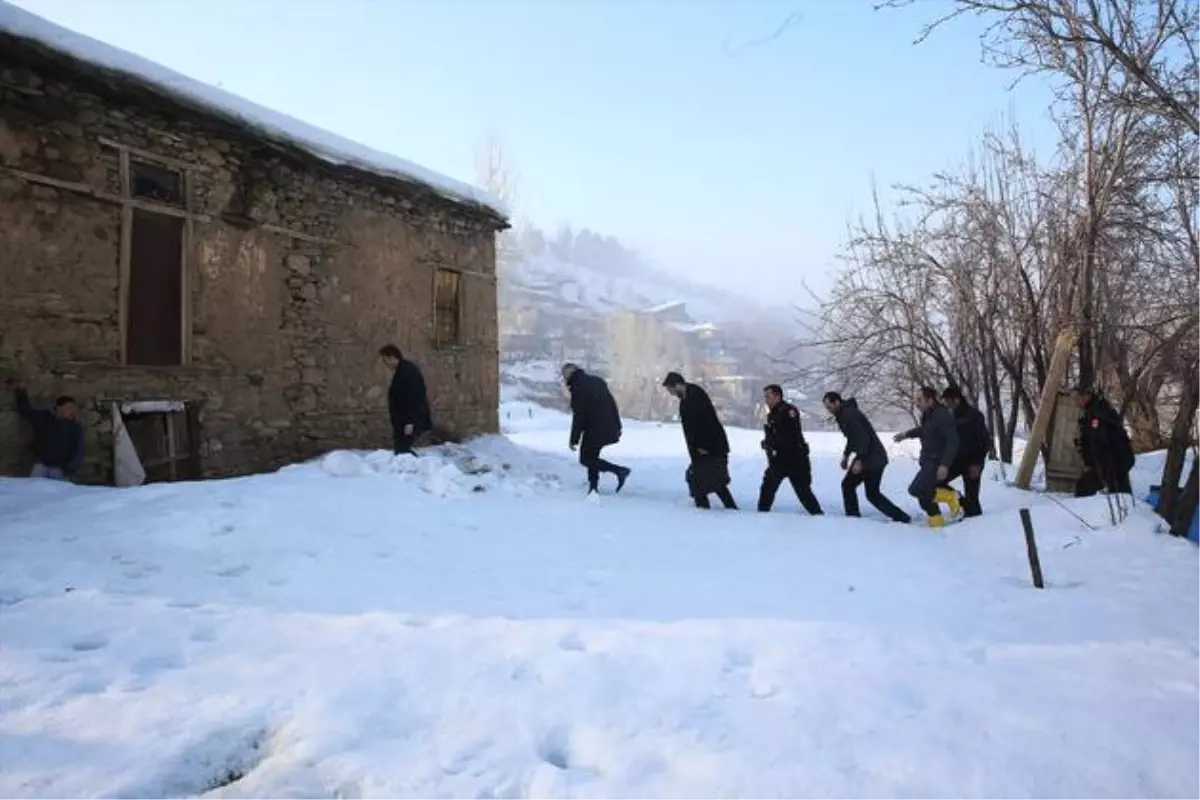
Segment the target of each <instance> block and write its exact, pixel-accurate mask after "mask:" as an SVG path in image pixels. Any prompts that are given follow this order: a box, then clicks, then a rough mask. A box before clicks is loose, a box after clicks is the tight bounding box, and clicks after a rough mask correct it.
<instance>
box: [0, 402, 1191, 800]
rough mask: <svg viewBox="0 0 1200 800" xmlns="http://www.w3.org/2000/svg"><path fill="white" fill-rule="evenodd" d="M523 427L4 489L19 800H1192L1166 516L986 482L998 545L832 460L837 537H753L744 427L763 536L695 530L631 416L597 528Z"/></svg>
mask: <svg viewBox="0 0 1200 800" xmlns="http://www.w3.org/2000/svg"><path fill="white" fill-rule="evenodd" d="M517 402H520V401H517ZM516 408H519V409H523V410H525V411H526V412H529V411H532V410H533V408H532V407H525V406H517V407H516ZM510 410H511V409H510ZM502 417H503V415H502ZM512 418H513V423H512V424H511V425H510V427H509V433H508V435H507V437H490V438H486V439H482V440H479V441H477V442H472V443H470V444H469V445H468V446H447V447H440V448H434V449H431V450H426V451H423V452H422V453H421V454H420V455H419V456H417V457H413V456H401V457H395V456H392V455H391V454H390V453H378V452H375V453H372V452H336V453H330V454H328V455H326V456H325V457H323V458H321V459H318V460H316V461H313V462H311V463H306V464H301V465H296V466H292V467H289V468H287V469H284V470H281V471H279V472H278V473H275V474H271V475H261V476H256V477H251V478H244V479H237V480H225V481H212V482H205V483H186V484H156V485H151V486H145V487H140V488H136V489H124V490H115V489H99V488H89V487H77V486H70V485H63V484H58V483H54V482H49V481H38V480H4V481H0V642H3V648H2V649H0V687H3V693H4V702H3V703H2V704H0V795H3V796H26V797H54V796H97V795H99V796H180V795H205V796H209V797H225V796H230V797H232V796H249V797H259V796H275V797H278V796H304V797H310V796H311V797H331V796H336V797H372V796H385V797H399V796H423V797H432V796H437V797H442V796H455V797H459V796H466V797H530V796H540V797H546V796H555V797H566V796H610V797H611V796H643V797H644V796H708V797H716V796H720V797H728V796H760V797H761V796H810V795H815V796H864V795H865V796H1014V797H1015V796H1019V797H1031V796H1083V795H1086V796H1136V797H1172V796H1189V795H1194V794H1195V792H1196V791H1197V786H1198V782H1200V765H1198V761H1197V758H1196V752H1197V750H1198V748H1200V731H1198V727H1200V723H1198V712H1200V701H1198V697H1200V680H1198V672H1200V634H1198V631H1200V581H1198V580H1197V550H1196V548H1195V547H1193V546H1192V545H1191V544H1189V543H1187V542H1185V541H1181V540H1177V539H1173V538H1170V537H1166V536H1158V535H1155V533H1154V531H1155V530H1156V525H1157V523H1156V520H1155V518H1154V516H1153V514H1152V513H1150V511H1149V510H1148V509H1147V508H1145V506H1144V505H1139V506H1138V507H1136V508H1134V509H1133V510H1132V512H1131V514H1130V516H1129V518H1128V520H1126V521H1125V523H1124V524H1122V525H1120V526H1118V527H1113V526H1111V525H1108V524H1106V523H1105V524H1100V525H1097V528H1098V530H1094V531H1093V530H1089V529H1088V527H1087V526H1086V525H1084V524H1083V523H1082V522H1081V521H1080V519H1079V518H1080V517H1082V518H1083V519H1086V520H1095V521H1097V522H1104V521H1105V520H1106V519H1107V513H1108V512H1107V507H1106V504H1105V501H1104V500H1103V499H1102V498H1091V499H1088V500H1074V499H1069V498H1058V499H1053V500H1052V499H1050V498H1046V497H1042V496H1038V495H1031V494H1028V493H1023V492H1019V491H1016V490H1013V489H1009V488H1007V487H1006V486H1005V485H1004V484H1003V482H1001V481H1000V480H998V476H997V475H992V476H989V480H988V481H987V482H986V483H985V486H984V496H983V501H984V508H985V512H986V514H985V516H984V517H983V518H981V519H978V520H968V521H964V522H961V523H958V524H955V525H951V526H949V527H947V528H945V529H944V530H941V531H938V532H933V531H930V530H928V529H926V528H924V527H922V526H919V525H912V526H898V525H894V524H889V523H887V522H885V521H883V519H882V517H880V515H879V514H878V513H877V512H875V511H874V510H873V509H871V508H870V506H868V505H865V504H864V508H863V510H864V518H863V519H861V520H851V519H846V518H845V517H844V516H842V515H841V508H840V492H839V483H840V479H841V472H840V470H838V468H837V461H838V459H839V458H840V455H841V447H842V440H841V438H840V437H838V436H836V435H831V434H820V433H814V434H812V436H811V437H810V439H811V444H812V449H813V454H814V456H813V467H814V476H815V482H814V490H815V492H816V494H817V496H818V497H819V498H820V500H821V502H822V503H823V504H824V506H825V509H826V512H827V516H825V517H822V518H810V517H808V516H806V515H803V514H802V513H800V512H799V509H798V504H797V502H796V500H795V498H794V497H793V496H792V495H791V494H790V492H789V491H788V490H787V489H786V488H785V489H784V490H783V491H781V493H780V496H779V499H778V501H777V504H776V508H775V510H774V512H773V513H771V514H758V513H755V512H753V511H751V510H749V509H752V508H753V499H754V495H755V493H756V490H757V485H758V480H759V477H760V476H761V471H762V468H763V460H762V454H761V452H759V450H758V439H759V434H758V432H756V431H740V430H731V431H730V439H731V444H732V447H733V455H732V458H731V472H732V474H733V491H734V494H735V495H736V497H737V498H738V499H739V501H741V504H742V506H743V507H744V508H746V509H747V510H746V511H743V512H724V511H720V510H713V511H700V510H697V509H694V508H691V507H690V506H689V503H688V499H687V498H686V497H685V496H684V491H683V471H684V467H685V461H684V459H683V457H682V435H681V433H680V431H679V429H678V427H676V426H673V425H655V424H646V423H636V422H629V423H627V424H626V426H625V436H624V438H623V441H622V442H621V443H620V444H619V445H617V446H616V447H614V448H611V452H610V450H606V451H605V455H606V456H607V457H610V458H611V459H612V460H614V461H617V462H619V463H626V464H628V465H630V466H631V467H632V468H633V469H634V472H633V477H632V479H631V480H630V483H629V485H628V486H627V487H626V489H625V490H624V492H622V494H621V496H619V497H614V496H612V494H611V491H612V483H611V477H608V476H606V479H605V480H606V482H605V483H604V484H603V489H604V495H603V496H602V497H601V498H600V500H599V501H598V502H594V503H589V502H585V501H584V500H583V488H584V475H583V471H582V469H581V468H580V467H579V465H578V464H577V463H576V461H575V459H576V456H575V455H574V454H573V453H570V452H569V451H568V450H567V449H566V444H567V441H566V440H567V432H568V431H567V425H568V419H567V417H566V416H565V415H563V414H559V413H557V412H551V411H546V410H544V409H542V410H541V411H540V412H538V413H534V414H532V415H529V414H528V413H527V414H526V415H525V416H524V417H522V415H521V414H513V415H512ZM517 420H522V421H521V422H520V424H518V423H517ZM903 452H904V448H903V447H897V448H896V449H895V451H894V459H893V462H892V465H891V466H890V467H889V469H888V471H887V474H886V475H885V480H884V486H883V488H884V491H885V492H886V493H887V494H889V495H890V496H891V497H892V499H893V500H895V501H897V502H898V503H900V504H901V505H903V506H905V507H907V508H909V509H910V510H913V511H915V507H914V504H913V502H912V500H911V499H910V498H908V497H907V496H906V495H905V493H904V487H905V486H906V485H907V483H908V480H909V479H910V478H911V476H912V473H913V472H914V470H915V464H914V463H913V462H912V461H911V460H910V459H909V458H907V457H905V456H904V455H903V454H902V453H903ZM476 487H483V491H477V489H476ZM1021 507H1029V508H1030V509H1031V510H1032V513H1033V518H1034V522H1035V525H1036V527H1037V536H1038V543H1039V546H1040V548H1041V559H1042V566H1043V569H1044V572H1045V575H1046V579H1047V588H1046V589H1045V590H1042V591H1039V590H1036V589H1033V588H1032V587H1031V586H1030V579H1029V568H1028V565H1027V563H1026V558H1025V545H1024V540H1023V537H1022V533H1021V528H1020V525H1019V522H1018V518H1017V510H1018V509H1019V508H1021Z"/></svg>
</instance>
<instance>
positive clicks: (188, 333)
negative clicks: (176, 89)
mask: <svg viewBox="0 0 1200 800" xmlns="http://www.w3.org/2000/svg"><path fill="white" fill-rule="evenodd" d="M182 179H183V206H184V210H185V211H186V212H187V214H188V216H187V218H186V221H185V222H184V224H183V248H182V249H183V252H182V253H181V254H180V257H179V269H180V270H182V273H183V274H182V275H181V276H180V280H179V303H180V309H179V325H180V328H181V330H180V331H179V345H180V348H181V350H182V352H181V353H180V357H179V364H180V365H181V366H184V367H186V366H187V365H188V364H191V363H192V269H193V268H194V266H195V258H194V255H195V241H196V220H195V218H194V217H193V216H192V214H191V211H192V173H191V172H190V171H188V170H184V172H183V175H182ZM172 469H173V467H172Z"/></svg>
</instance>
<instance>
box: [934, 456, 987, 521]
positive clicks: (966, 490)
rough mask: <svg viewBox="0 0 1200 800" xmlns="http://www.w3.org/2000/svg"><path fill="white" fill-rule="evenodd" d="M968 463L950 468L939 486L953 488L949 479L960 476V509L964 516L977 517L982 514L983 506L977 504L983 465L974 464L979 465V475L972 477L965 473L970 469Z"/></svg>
mask: <svg viewBox="0 0 1200 800" xmlns="http://www.w3.org/2000/svg"><path fill="white" fill-rule="evenodd" d="M971 466H972V465H970V464H968V465H967V466H958V465H956V466H955V467H954V468H953V469H951V470H950V474H949V475H947V476H946V480H944V481H942V483H941V486H944V487H946V488H947V489H953V488H954V487H953V486H951V485H950V481H952V480H954V479H955V478H962V481H963V490H962V509H963V516H964V517H978V516H980V515H982V514H983V507H982V506H980V504H979V491H980V489H981V488H982V487H983V467H982V465H974V466H978V467H979V475H978V476H976V477H974V478H972V477H971V476H970V475H969V474H967V472H968V470H970V469H971Z"/></svg>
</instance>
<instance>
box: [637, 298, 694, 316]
mask: <svg viewBox="0 0 1200 800" xmlns="http://www.w3.org/2000/svg"><path fill="white" fill-rule="evenodd" d="M686 305H687V303H685V302H684V301H682V300H672V301H670V302H669V303H660V304H659V305H656V306H654V307H652V308H647V309H646V313H647V314H661V313H663V312H664V311H674V310H675V309H676V308H684V307H685V306H686Z"/></svg>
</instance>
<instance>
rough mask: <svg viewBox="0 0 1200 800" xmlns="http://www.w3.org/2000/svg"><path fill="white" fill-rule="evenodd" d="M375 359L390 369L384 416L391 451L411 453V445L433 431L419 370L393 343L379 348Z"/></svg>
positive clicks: (423, 383)
mask: <svg viewBox="0 0 1200 800" xmlns="http://www.w3.org/2000/svg"><path fill="white" fill-rule="evenodd" d="M379 358H380V360H381V361H382V362H383V364H384V366H385V367H386V368H387V369H389V370H391V373H392V383H391V385H390V386H389V387H388V416H389V417H391V420H392V452H393V453H395V454H396V455H400V454H401V453H412V448H413V442H415V441H416V440H417V437H419V436H420V435H421V434H422V433H425V432H426V431H428V430H430V429H432V428H433V416H432V414H431V413H430V411H429V395H428V393H427V392H426V390H425V376H424V375H422V374H421V369H420V367H418V366H417V365H416V364H414V363H413V362H411V361H409V360H408V359H406V358H405V357H404V354H403V353H401V352H400V348H399V347H396V345H394V344H388V345H384V346H383V347H381V348H379Z"/></svg>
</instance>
